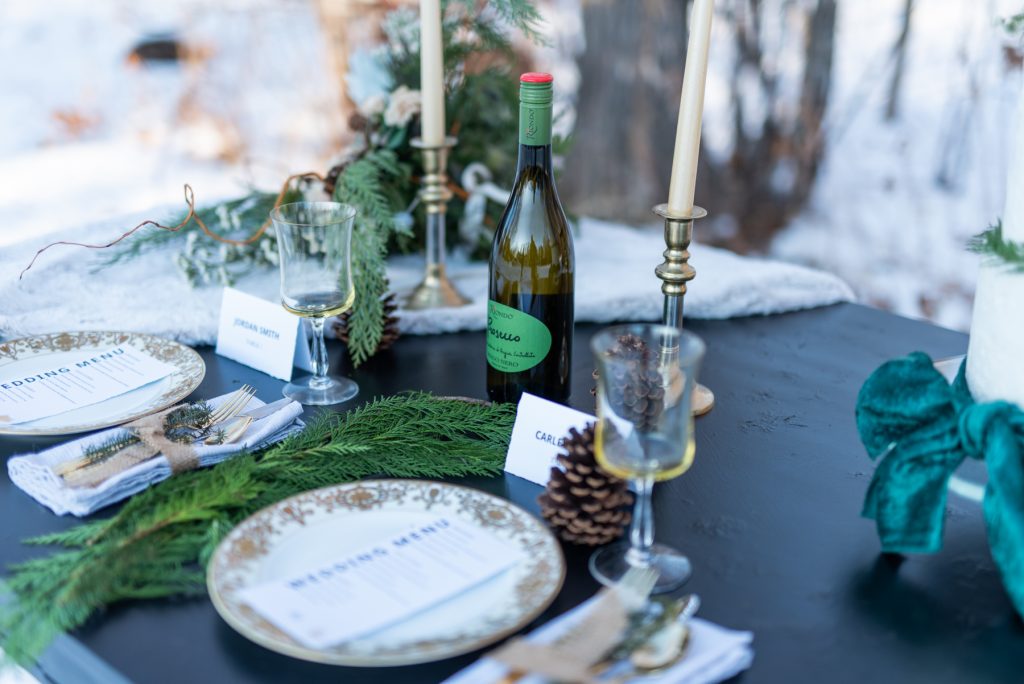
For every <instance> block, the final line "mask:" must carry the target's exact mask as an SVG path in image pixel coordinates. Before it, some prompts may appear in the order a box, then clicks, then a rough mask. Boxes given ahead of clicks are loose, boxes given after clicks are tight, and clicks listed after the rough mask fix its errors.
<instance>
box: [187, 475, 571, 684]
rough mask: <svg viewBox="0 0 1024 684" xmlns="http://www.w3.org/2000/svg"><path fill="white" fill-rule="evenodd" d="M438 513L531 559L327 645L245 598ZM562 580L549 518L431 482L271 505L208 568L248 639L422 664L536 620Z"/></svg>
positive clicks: (381, 662) (377, 483)
mask: <svg viewBox="0 0 1024 684" xmlns="http://www.w3.org/2000/svg"><path fill="white" fill-rule="evenodd" d="M439 513H443V514H445V515H448V516H452V517H454V518H457V519H459V520H461V521H464V522H467V523H469V524H471V525H474V526H476V527H478V528H481V529H482V530H484V531H486V533H488V534H491V535H494V536H495V537H497V538H498V539H500V540H502V541H505V542H507V543H509V544H513V545H515V546H517V547H519V548H520V549H521V550H522V551H523V554H522V557H523V559H522V560H521V561H520V562H519V563H518V564H517V565H515V566H513V567H512V568H511V569H510V570H508V571H506V572H504V573H502V574H500V575H498V576H496V577H494V578H493V579H491V580H489V581H487V582H484V583H483V584H481V585H479V586H477V587H475V588H473V589H471V590H469V591H466V592H464V593H462V594H460V595H459V596H457V597H455V598H453V599H450V600H448V601H445V602H443V603H441V604H439V605H437V606H434V607H432V608H430V609H427V610H425V611H423V612H421V613H417V614H416V615H414V616H412V617H410V618H408V619H406V620H404V621H402V622H400V623H398V624H395V625H392V626H390V627H386V628H384V629H381V630H378V631H376V632H373V633H371V634H369V635H366V636H363V637H359V638H356V639H353V640H350V641H347V642H343V643H340V644H337V645H335V646H332V647H330V648H327V649H322V650H318V649H312V648H307V647H305V646H303V645H301V644H300V643H298V642H297V641H295V640H293V639H292V638H290V637H289V636H288V635H287V634H285V633H284V632H283V631H281V630H280V629H278V628H277V627H275V626H274V625H273V624H271V623H270V622H269V621H267V620H265V619H264V618H263V617H262V616H261V615H259V614H258V613H256V611H255V610H253V609H252V608H251V607H250V606H248V605H247V604H246V603H244V602H243V601H242V600H241V599H240V597H239V594H240V592H241V591H242V590H243V589H245V588H247V587H252V586H255V585H257V584H262V583H263V582H267V581H271V580H275V579H279V578H281V577H285V576H288V575H292V574H295V573H298V572H303V571H305V570H308V569H309V568H311V567H316V566H317V565H320V564H322V563H324V562H326V561H329V560H332V559H334V558H336V557H337V556H339V555H341V554H344V553H346V552H347V551H349V550H352V551H354V550H356V549H359V548H363V547H365V546H366V545H368V544H371V543H373V542H374V541H378V540H380V539H383V538H387V537H389V536H392V535H394V534H397V533H401V532H403V531H404V530H406V529H408V528H409V527H411V526H413V525H416V524H422V523H425V522H431V521H433V520H435V519H436V517H437V515H438V514H439ZM564 580H565V560H564V558H563V557H562V550H561V547H560V546H559V545H558V542H557V541H556V540H555V538H554V536H553V535H552V534H551V532H550V531H549V530H548V528H547V526H546V525H545V524H544V523H543V522H541V521H540V520H538V519H537V518H535V517H534V516H532V515H530V514H529V513H527V512H526V511H524V510H523V509H521V508H519V507H517V506H515V505H513V504H512V503H510V502H508V501H506V500H505V499H501V498H499V497H496V496H492V495H490V494H486V493H484V492H481V491H479V490H476V489H470V488H468V487H460V486H457V485H450V484H445V483H441V482H432V481H427V480H367V481H363V482H354V483H350V484H343V485H335V486H332V487H325V488H323V489H317V490H314V491H311V492H305V493H303V494H299V495H297V496H293V497H291V498H289V499H285V500H284V501H280V502H278V503H276V504H274V505H272V506H268V507H267V508H264V509H263V510H261V511H259V512H257V513H255V514H254V515H252V516H250V517H249V518H247V519H246V520H244V521H243V522H242V523H241V524H239V525H238V527H236V528H235V529H234V530H232V531H231V532H230V533H229V534H228V536H227V537H225V538H224V540H223V541H221V543H220V545H219V546H218V547H217V550H216V552H215V553H214V555H213V558H212V559H211V560H210V563H209V566H208V568H207V574H206V582H207V588H208V589H209V592H210V598H211V599H212V600H213V605H214V607H215V608H216V609H217V612H218V613H220V615H221V617H223V618H224V620H226V621H227V623H228V624H229V625H231V626H232V627H233V628H234V629H235V630H237V631H238V632H239V633H241V634H242V635H243V636H245V637H246V638H248V639H251V640H252V641H254V642H256V643H258V644H260V645H262V646H265V647H267V648H269V649H271V650H273V651H277V652H279V653H284V654H285V655H289V656H293V657H295V658H301V659H303V660H309V661H313V662H319V663H330V664H334V665H353V666H361V667H381V666H392V665H410V664H413V663H424V662H430V661H434V660H441V659H442V658H450V657H452V656H456V655H459V654H462V653H467V652H469V651H474V650H476V649H479V648H482V647H484V646H487V645H488V644H491V643H494V642H495V641H497V640H499V639H501V638H502V637H504V636H507V635H509V634H511V633H513V632H515V631H517V630H519V629H521V628H523V627H525V626H526V625H527V624H529V623H530V621H532V620H533V619H534V618H535V617H537V615H539V614H540V613H541V612H542V611H543V610H544V609H545V608H547V607H548V605H550V604H551V602H552V601H553V600H554V599H555V596H557V595H558V592H559V590H560V589H561V587H562V582H563V581H564ZM338 619H339V620H344V619H345V616H344V615H339V616H338Z"/></svg>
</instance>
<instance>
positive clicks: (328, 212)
mask: <svg viewBox="0 0 1024 684" xmlns="http://www.w3.org/2000/svg"><path fill="white" fill-rule="evenodd" d="M270 217H271V220H272V221H273V224H274V230H275V231H276V232H277V250H278V255H279V256H280V267H281V304H282V305H283V306H284V308H285V309H287V310H288V311H290V312H291V313H293V314H295V315H296V316H302V317H303V318H308V319H309V321H310V324H311V327H312V328H313V341H312V365H313V375H310V376H306V377H302V378H299V379H297V380H293V381H292V382H290V383H288V384H287V385H285V386H284V390H283V393H284V395H285V396H286V397H288V398H290V399H294V400H295V401H298V402H301V403H303V404H313V405H318V406H323V405H329V404H339V403H341V402H343V401H347V400H349V399H351V398H353V397H354V396H356V394H358V393H359V386H358V385H357V384H356V383H355V382H353V381H352V380H350V379H348V378H344V377H341V376H337V375H328V374H327V363H328V362H327V346H326V345H325V344H324V321H326V319H327V318H329V317H331V316H338V315H340V314H342V313H344V312H345V311H348V310H349V309H351V308H352V304H353V303H354V302H355V297H356V291H355V287H354V286H353V283H352V256H351V255H352V228H353V225H354V224H355V218H356V209H355V207H352V206H350V205H348V204H341V203H339V202H293V203H291V204H282V205H281V206H280V207H277V208H276V209H274V210H273V211H272V212H271V214H270Z"/></svg>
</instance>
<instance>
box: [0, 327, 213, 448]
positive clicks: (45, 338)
mask: <svg viewBox="0 0 1024 684" xmlns="http://www.w3.org/2000/svg"><path fill="white" fill-rule="evenodd" d="M119 345H130V346H132V347H135V348H136V349H138V350H140V351H143V352H145V353H147V354H149V355H150V356H152V357H154V358H156V359H158V360H160V361H163V362H165V363H169V364H170V365H172V366H174V369H175V370H174V372H173V373H171V374H170V375H168V376H167V377H165V378H163V379H161V380H157V381H156V382H151V383H149V384H148V385H145V386H143V387H139V388H138V389H136V390H133V391H131V392H126V393H124V394H121V395H119V396H116V397H112V398H110V399H107V400H106V401H101V402H99V403H96V404H91V405H89V406H82V407H81V408H77V409H75V410H73V411H67V412H65V413H60V414H58V415H55V416H48V417H46V418H40V419H39V420H33V421H30V422H26V423H18V424H15V425H5V426H3V427H0V435H19V436H25V437H35V436H44V435H71V434H75V433H79V432H89V431H91V430H99V429H101V428H106V427H110V426H112V425H121V424H123V423H127V422H129V421H132V420H135V419H137V418H141V417H142V416H145V415H149V414H150V413H154V412H156V411H159V410H161V409H165V408H167V407H168V406H171V405H173V404H175V403H177V402H179V401H181V400H182V399H184V398H185V397H187V396H188V395H189V394H191V393H192V392H193V391H194V390H195V389H196V388H197V387H199V383H200V382H202V381H203V376H204V375H206V364H205V363H204V362H203V359H202V357H201V356H199V354H197V353H196V352H195V350H193V349H190V348H189V347H186V346H185V345H183V344H180V343H178V342H174V341H173V340H168V339H164V338H162V337H156V336H154V335H146V334H143V333H132V332H111V331H88V332H63V333H52V334H49V335H36V336H35V337H23V338H21V339H17V340H10V341H7V342H3V343H0V375H7V374H8V373H21V372H25V373H29V374H30V373H33V372H39V370H40V369H42V368H46V367H50V366H53V365H58V364H60V363H61V362H63V361H64V360H65V359H72V358H77V357H79V356H81V355H82V353H83V352H90V351H96V352H101V351H106V350H107V349H110V348H111V347H116V346H119Z"/></svg>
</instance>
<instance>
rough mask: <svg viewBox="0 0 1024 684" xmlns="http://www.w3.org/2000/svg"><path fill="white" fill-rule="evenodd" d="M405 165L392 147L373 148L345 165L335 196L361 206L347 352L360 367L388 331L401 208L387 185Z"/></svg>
mask: <svg viewBox="0 0 1024 684" xmlns="http://www.w3.org/2000/svg"><path fill="white" fill-rule="evenodd" d="M403 175H405V170H404V169H403V168H402V166H401V165H400V164H399V163H398V157H397V156H396V155H395V153H394V152H393V151H392V150H388V149H375V150H370V151H368V152H367V153H366V154H364V155H363V156H362V157H360V158H359V159H357V160H355V161H353V162H352V163H351V164H349V165H348V166H346V167H345V170H344V171H343V172H342V174H341V176H340V177H339V178H338V182H337V183H336V185H335V187H334V197H335V199H337V200H338V201H339V202H347V203H348V204H351V205H353V206H354V207H356V209H357V210H358V211H359V214H358V216H357V217H356V227H355V233H354V235H353V236H352V274H353V276H354V279H355V282H356V283H357V291H356V301H355V304H354V305H353V307H352V316H351V317H350V318H349V323H348V325H349V344H348V352H349V356H350V357H351V358H352V363H353V364H355V365H356V366H358V365H359V364H361V363H362V362H363V361H365V360H366V359H368V358H370V357H371V356H373V354H374V352H376V351H377V346H378V345H379V344H380V339H381V336H382V334H383V333H384V306H383V302H382V301H381V297H382V296H383V295H384V294H385V293H386V291H387V264H386V260H387V253H388V250H387V245H388V240H389V239H390V238H391V236H392V235H395V234H397V233H399V232H400V229H399V228H398V226H397V224H396V222H395V213H396V212H397V211H399V210H400V209H402V207H401V206H399V204H398V203H396V202H395V201H394V199H393V198H392V197H389V196H388V194H387V192H386V191H385V190H384V188H386V187H389V186H390V185H393V184H394V182H395V181H396V180H397V181H401V179H402V176H403Z"/></svg>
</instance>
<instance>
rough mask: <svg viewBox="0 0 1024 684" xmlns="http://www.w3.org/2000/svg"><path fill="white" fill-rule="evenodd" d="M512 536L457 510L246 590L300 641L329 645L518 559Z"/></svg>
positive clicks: (483, 578) (410, 612)
mask: <svg viewBox="0 0 1024 684" xmlns="http://www.w3.org/2000/svg"><path fill="white" fill-rule="evenodd" d="M519 558H520V555H519V551H518V550H517V549H516V547H515V546H514V545H513V544H512V543H509V542H502V541H501V540H500V539H498V538H496V537H494V536H492V535H489V534H487V533H486V532H484V531H483V530H481V529H479V528H476V527H474V526H473V525H470V524H468V523H464V522H461V521H459V520H457V519H455V518H451V517H438V518H436V519H433V520H430V521H428V522H427V523H426V524H423V525H417V526H416V527H414V528H410V529H408V530H406V531H405V532H403V533H402V534H399V535H396V536H394V537H391V538H389V539H382V540H381V541H380V542H379V543H376V544H372V545H370V546H367V547H365V548H361V549H357V550H356V551H354V552H349V553H345V554H343V555H339V556H338V557H337V558H336V559H334V560H333V561H331V562H326V563H323V564H321V565H319V566H318V567H311V568H309V569H308V570H307V571H304V572H301V573H297V574H293V575H291V576H289V577H283V578H281V579H278V580H273V581H270V582H266V583H264V584H259V585H256V586H254V587H250V588H248V589H245V590H243V591H242V592H240V597H241V599H242V600H243V601H244V602H245V603H247V604H249V606H251V607H252V608H253V609H255V610H256V611H257V612H258V613H260V614H261V615H262V616H263V617H265V618H266V619H267V620H269V621H270V622H272V623H274V624H275V625H276V626H277V627H279V628H280V629H282V630H283V631H285V632H286V633H287V634H288V635H289V636H291V637H292V638H293V639H295V640H296V641H298V642H300V643H302V644H304V645H305V646H307V647H309V648H317V649H319V648H326V647H328V646H333V645H335V644H338V643H341V642H343V641H345V640H348V639H352V638H355V637H359V636H363V635H366V634H368V633H370V632H374V631H376V630H378V629H381V628H383V627H387V626H388V625H392V624H394V623H396V622H399V621H400V620H402V619H405V618H407V617H409V616H411V615H413V614H415V613H418V612H420V611H422V610H425V609H427V608H429V607H431V606H433V605H435V604H438V603H440V602H442V601H445V600H446V599H449V598H452V597H453V596H456V595H457V594H459V593H461V592H463V591H466V590H467V589H470V588H471V587H474V586H476V585H478V584H481V583H482V582H484V581H486V580H488V579H490V578H492V577H494V576H496V575H498V574H499V573H501V572H502V571H504V570H506V569H508V568H509V567H511V566H512V565H514V564H515V563H516V562H517V561H518V560H519Z"/></svg>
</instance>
